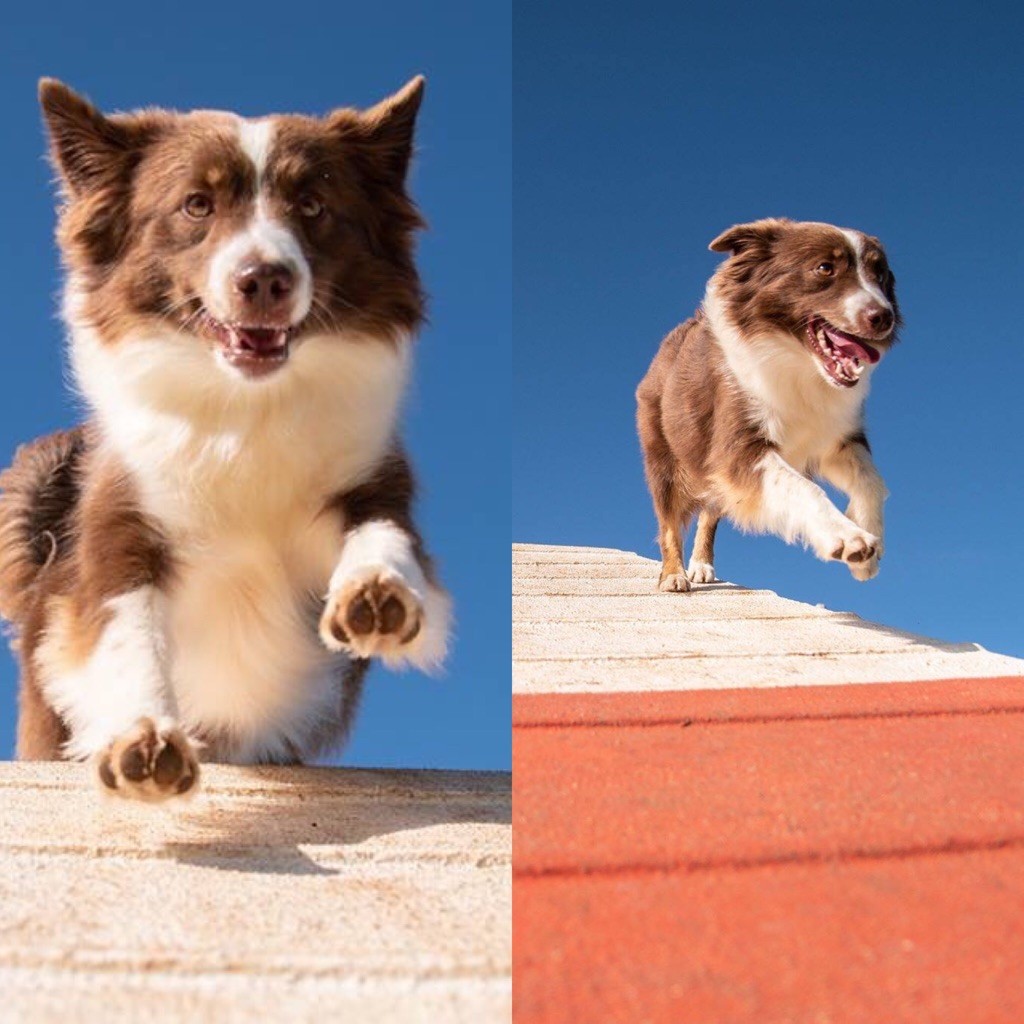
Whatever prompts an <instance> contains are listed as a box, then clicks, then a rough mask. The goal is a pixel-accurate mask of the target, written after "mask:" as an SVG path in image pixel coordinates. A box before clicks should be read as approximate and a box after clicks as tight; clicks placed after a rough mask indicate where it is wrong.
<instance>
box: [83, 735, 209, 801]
mask: <svg viewBox="0 0 1024 1024" xmlns="http://www.w3.org/2000/svg"><path fill="white" fill-rule="evenodd" d="M96 768H97V772H98V774H99V779H100V782H101V783H102V785H103V788H104V789H105V790H108V791H109V792H112V793H117V794H118V795H119V796H124V797H129V798H131V799H134V800H148V801H151V802H153V801H158V800H166V799H168V798H169V797H174V796H181V795H183V794H185V793H189V792H193V791H194V790H195V785H196V782H197V781H198V780H199V761H198V759H197V757H196V754H195V750H194V749H193V746H192V743H191V742H190V741H189V739H188V737H187V736H186V735H185V734H184V733H183V732H182V731H181V730H180V729H179V728H177V727H176V726H175V725H174V724H173V723H169V722H160V723H157V722H154V721H153V719H151V718H140V719H139V720H138V722H136V723H135V725H134V726H133V727H132V728H131V729H129V730H128V731H127V732H126V733H123V734H122V735H121V736H118V737H117V739H115V740H114V741H113V742H112V743H111V744H110V746H108V747H107V748H106V750H104V751H102V752H101V753H100V755H99V757H98V758H97V761H96Z"/></svg>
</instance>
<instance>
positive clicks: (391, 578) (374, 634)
mask: <svg viewBox="0 0 1024 1024" xmlns="http://www.w3.org/2000/svg"><path fill="white" fill-rule="evenodd" d="M422 621H423V606H422V604H421V602H420V599H419V597H418V596H417V595H416V594H415V593H414V592H413V591H412V590H411V589H410V588H409V587H408V586H407V585H406V583H405V581H404V580H403V579H402V578H401V577H399V576H398V575H396V574H394V573H378V574H376V575H374V576H372V577H371V578H369V579H363V580H356V581H353V582H351V583H349V584H347V585H346V586H343V587H341V588H340V589H339V590H337V591H335V592H334V593H332V594H331V595H330V596H329V597H328V598H327V605H326V607H325V608H324V613H323V616H322V618H321V620H320V636H321V638H322V639H323V641H324V643H325V644H326V645H327V646H328V647H330V648H331V649H332V650H347V651H349V652H350V653H351V654H354V655H355V656H356V657H358V658H371V657H373V656H374V655H376V654H383V653H392V652H399V651H400V650H401V649H402V648H403V647H404V646H405V645H406V644H409V643H411V642H412V641H413V640H414V639H415V638H416V636H417V635H418V634H419V632H420V628H421V626H422Z"/></svg>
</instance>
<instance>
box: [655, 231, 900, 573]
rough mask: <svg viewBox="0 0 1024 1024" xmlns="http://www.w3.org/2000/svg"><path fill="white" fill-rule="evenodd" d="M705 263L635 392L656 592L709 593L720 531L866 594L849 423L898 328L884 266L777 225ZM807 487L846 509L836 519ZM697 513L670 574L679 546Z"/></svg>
mask: <svg viewBox="0 0 1024 1024" xmlns="http://www.w3.org/2000/svg"><path fill="white" fill-rule="evenodd" d="M711 249H712V250H713V251H714V252H727V253H729V254H730V256H729V258H728V259H727V260H726V261H725V262H724V263H723V264H721V266H719V268H718V270H717V271H716V272H715V274H714V275H713V276H712V278H711V280H710V281H709V282H708V287H707V293H706V295H705V297H704V303H703V306H702V308H701V309H700V310H699V311H698V312H697V314H696V316H694V317H693V318H692V319H690V320H687V321H686V323H684V324H681V325H680V326H679V327H677V328H676V329H675V330H674V331H672V332H671V333H670V334H669V335H668V336H667V337H666V338H665V340H664V341H663V342H662V344H661V349H660V350H659V352H658V354H657V356H655V358H654V362H653V363H652V364H651V367H650V369H649V370H648V372H647V375H646V376H645V377H644V379H643V381H642V382H641V384H640V387H639V388H638V390H637V403H638V408H637V424H638V428H639V432H640V443H641V446H642V448H643V454H644V466H645V469H646V473H647V483H648V486H649V487H650V491H651V496H652V498H653V499H654V509H655V513H656V514H657V517H658V539H659V543H660V544H661V552H662V567H661V579H660V583H659V586H660V589H661V590H665V591H686V590H689V588H690V584H691V583H710V582H712V581H713V580H714V579H715V570H714V540H715V529H716V527H717V525H718V521H719V519H721V518H722V517H723V516H725V517H727V518H729V519H730V520H731V521H732V522H734V523H735V524H737V525H738V526H739V527H740V528H741V529H745V530H751V531H756V532H768V533H774V534H777V535H778V536H780V537H782V538H783V539H784V540H786V541H788V542H793V541H801V542H802V543H803V544H805V545H806V546H808V547H810V548H811V550H812V551H814V553H815V554H816V555H817V556H818V557H819V558H822V559H840V560H842V561H844V562H846V564H847V565H848V566H849V569H850V571H851V573H852V574H853V575H854V577H856V578H857V579H859V580H867V579H871V577H873V576H874V575H875V574H876V573H877V572H878V560H879V558H881V555H882V523H883V520H882V505H883V502H884V501H885V499H886V497H887V492H886V489H885V485H884V483H883V482H882V478H881V477H880V476H879V474H878V471H877V470H876V469H875V466H874V463H873V462H872V459H871V454H870V449H869V447H868V442H867V438H866V436H865V433H864V420H863V407H864V400H865V398H867V393H868V385H869V382H870V378H871V374H872V371H873V370H874V368H875V366H876V365H877V363H878V361H879V360H880V359H881V358H882V356H883V355H884V354H885V353H886V352H887V351H888V350H889V348H890V347H891V346H892V344H893V342H894V341H895V331H896V328H897V327H898V326H899V323H900V315H899V308H898V306H897V304H896V293H895V279H894V278H893V275H892V272H891V271H890V269H889V264H888V262H887V261H886V257H885V252H884V251H883V249H882V246H881V244H880V243H879V241H878V239H876V238H872V237H870V236H869V235H865V234H862V233H861V232H859V231H849V230H846V229H843V228H837V227H833V226H832V225H830V224H818V223H804V222H793V221H788V220H781V219H778V220H777V219H772V220H761V221H756V222H754V223H752V224H740V225H737V226H736V227H733V228H730V229H729V230H728V231H726V232H725V233H724V234H722V235H720V236H719V237H718V238H716V239H715V240H714V241H713V242H712V243H711ZM814 476H819V477H822V478H824V479H825V480H827V481H828V482H829V483H831V484H833V485H834V486H836V487H838V488H839V489H840V490H842V491H844V492H845V493H846V494H847V495H849V498H850V504H849V507H848V508H847V510H846V514H845V515H843V514H842V513H841V512H840V511H839V510H838V509H837V508H836V507H835V506H834V505H833V504H832V502H831V501H830V500H829V498H828V496H827V495H826V494H825V492H824V490H822V488H821V487H819V486H818V484H816V483H815V482H814V480H813V479H812V477H814ZM697 512H699V513H700V515H699V519H698V525H697V537H696V541H695V547H694V552H693V557H692V558H691V559H690V563H689V566H688V567H687V568H686V569H684V554H683V540H682V537H683V533H684V532H685V528H686V526H687V525H688V523H689V521H690V519H691V518H692V517H693V515H694V514H695V513H697ZM681 528H682V531H683V532H681Z"/></svg>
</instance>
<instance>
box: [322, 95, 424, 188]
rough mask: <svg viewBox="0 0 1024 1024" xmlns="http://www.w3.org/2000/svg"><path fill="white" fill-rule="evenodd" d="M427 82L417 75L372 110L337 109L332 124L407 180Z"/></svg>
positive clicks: (401, 179)
mask: <svg viewBox="0 0 1024 1024" xmlns="http://www.w3.org/2000/svg"><path fill="white" fill-rule="evenodd" d="M425 86H426V79H425V78H424V77H423V76H422V75H417V76H416V77H415V78H413V79H411V80H410V81H408V82H407V83H406V84H405V85H403V86H402V88H401V89H399V90H398V92H396V93H395V94H394V95H393V96H389V97H388V98H387V99H384V100H381V101H380V103H377V104H375V105H374V106H372V107H370V108H369V109H368V110H363V111H359V112H356V111H354V110H351V109H343V110H337V111H335V112H334V113H333V114H330V115H329V117H328V124H329V125H331V126H333V127H336V128H339V129H341V130H342V133H343V134H344V135H346V136H347V137H349V138H354V139H356V140H357V141H359V142H360V143H361V144H362V145H363V146H365V147H367V149H368V150H369V152H370V153H371V155H372V156H373V157H374V158H375V159H376V161H377V162H378V163H379V165H380V166H381V167H382V168H383V169H384V170H385V172H386V173H387V174H388V175H389V176H391V177H392V178H394V179H395V180H397V181H398V182H399V183H401V182H404V181H405V175H406V172H407V171H408V169H409V160H410V158H411V157H412V143H413V134H414V132H415V129H416V115H417V114H418V113H419V109H420V104H421V103H422V102H423V90H424V87H425Z"/></svg>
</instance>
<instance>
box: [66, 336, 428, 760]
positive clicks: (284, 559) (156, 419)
mask: <svg viewBox="0 0 1024 1024" xmlns="http://www.w3.org/2000/svg"><path fill="white" fill-rule="evenodd" d="M407 350H408V343H407V342H403V343H401V344H400V345H398V346H395V345H394V344H390V343H385V342H381V341H375V340H369V339H343V338H312V339H310V340H308V341H306V342H304V343H302V344H301V345H300V346H298V348H297V349H296V351H295V352H294V353H293V355H292V358H291V361H290V365H289V366H288V367H287V368H286V369H285V371H284V372H283V373H281V374H280V377H281V380H280V381H276V380H271V381H269V382H267V383H265V384H264V383H259V384H255V385H253V384H251V383H249V382H243V381H237V380H233V379H230V378H229V377H228V376H227V374H226V373H225V371H224V370H223V369H221V368H220V367H217V366H215V365H214V364H213V361H212V359H210V358H209V356H208V353H206V352H205V351H203V349H202V348H201V346H200V345H198V344H197V342H196V341H195V340H194V339H191V338H185V337H182V336H180V335H175V334H167V335H164V336H160V337H147V338H140V339H137V340H131V341H126V342H122V343H121V344H119V345H117V346H113V347H111V346H104V345H102V344H100V343H99V342H98V341H97V340H96V339H95V338H94V337H93V336H92V335H91V334H90V332H88V331H84V332H82V331H80V332H76V334H75V338H74V362H75V368H76V371H77V374H78V379H79V381H80V383H81V386H82V389H83V391H84V392H85V393H86V395H87V397H88V399H89V401H90V404H91V405H92V406H93V408H94V409H95V411H96V413H97V416H98V418H99V420H100V422H101V424H102V427H103V432H104V436H105V440H106V443H107V444H109V445H110V446H111V447H112V448H113V449H114V451H115V452H116V454H117V456H118V458H119V459H120V460H121V461H122V462H123V463H124V464H125V465H126V466H127V467H128V469H129V471H130V472H131V475H132V477H133V480H134V482H135V484H136V486H137V488H138V490H139V492H140V495H141V500H142V504H143V508H144V511H145V512H146V514H147V515H148V516H150V517H151V518H152V519H154V520H155V521H156V522H157V523H159V525H160V526H161V528H162V529H163V531H164V532H165V534H166V536H167V538H168V541H169V544H170V548H171V552H172V558H173V562H174V573H173V576H172V581H171V582H170V583H169V585H168V586H167V588H166V589H165V590H164V592H163V593H162V595H161V602H160V604H161V607H160V613H161V618H162V619H163V626H164V635H165V637H166V650H165V660H166V673H167V677H168V681H169V683H170V686H171V688H172V691H173V693H172V696H173V699H174V703H175V704H176V709H177V713H178V716H179V719H180V721H181V723H182V724H183V725H184V726H185V727H186V728H193V729H200V730H203V731H213V732H222V733H225V734H228V735H230V736H231V737H233V738H234V745H233V747H232V749H231V750H230V752H229V756H230V758H231V759H236V760H239V761H251V760H255V759H259V758H261V757H266V756H273V755H277V756H280V755H281V754H282V753H284V752H285V750H286V747H287V745H288V744H296V745H299V746H301V739H302V737H303V735H305V734H306V733H307V732H308V730H309V729H311V728H312V727H313V726H315V725H316V724H317V722H318V721H319V720H321V719H322V718H323V716H325V715H328V714H331V713H332V712H333V711H334V710H336V708H337V705H338V692H337V685H338V684H337V671H338V667H339V664H341V663H342V662H343V661H344V656H342V655H338V654H332V653H331V652H329V651H327V650H326V649H325V648H324V647H323V645H322V644H321V643H320V641H319V638H318V636H317V633H316V628H315V622H316V615H315V613H314V612H313V610H314V609H315V608H316V602H318V601H322V599H323V596H324V594H325V592H326V589H327V584H328V581H329V579H330V576H331V572H332V570H333V568H334V566H335V564H336V562H337V560H338V557H339V555H340V551H341V530H342V524H341V523H339V521H338V519H337V517H336V516H329V515H323V514H321V513H322V511H323V508H324V502H325V501H326V500H327V499H328V498H329V497H330V496H331V495H332V494H335V493H338V492H339V491H343V490H345V489H347V488H349V487H351V486H353V485H355V484H357V483H359V482H360V481H362V480H363V479H365V478H366V477H367V475H368V474H369V472H370V471H372V469H373V468H374V466H375V465H376V464H377V463H378V462H379V460H380V458H381V457H382V455H383V454H384V453H385V452H386V451H387V449H388V447H389V445H390V443H391V441H392V438H393V435H394V431H395V422H396V418H397V414H398V409H399V404H400V400H401V396H402V392H403V390H404V385H405V379H406V367H407V362H408V354H407Z"/></svg>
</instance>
